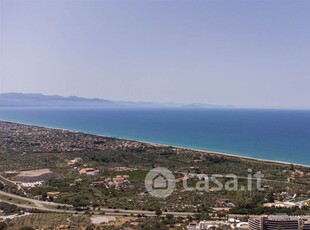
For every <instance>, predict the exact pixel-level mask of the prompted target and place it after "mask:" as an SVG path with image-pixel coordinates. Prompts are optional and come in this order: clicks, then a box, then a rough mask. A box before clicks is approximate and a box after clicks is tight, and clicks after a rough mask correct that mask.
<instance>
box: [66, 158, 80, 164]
mask: <svg viewBox="0 0 310 230" xmlns="http://www.w3.org/2000/svg"><path fill="white" fill-rule="evenodd" d="M81 161H82V158H80V157H76V158H74V159H73V160H68V165H69V166H74V165H75V164H77V163H79V162H81Z"/></svg>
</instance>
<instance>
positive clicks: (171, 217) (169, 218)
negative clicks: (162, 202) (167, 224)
mask: <svg viewBox="0 0 310 230" xmlns="http://www.w3.org/2000/svg"><path fill="white" fill-rule="evenodd" d="M166 218H167V219H168V220H172V219H173V218H174V216H173V215H172V214H167V215H166Z"/></svg>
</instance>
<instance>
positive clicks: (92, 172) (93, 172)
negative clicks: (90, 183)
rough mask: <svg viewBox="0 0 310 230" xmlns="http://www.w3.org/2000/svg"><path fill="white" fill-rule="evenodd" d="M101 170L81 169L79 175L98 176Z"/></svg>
mask: <svg viewBox="0 0 310 230" xmlns="http://www.w3.org/2000/svg"><path fill="white" fill-rule="evenodd" d="M99 172H100V171H99V169H94V168H82V169H80V171H79V173H80V175H88V176H89V175H97V174H98V173H99Z"/></svg>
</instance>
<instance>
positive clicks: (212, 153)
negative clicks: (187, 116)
mask: <svg viewBox="0 0 310 230" xmlns="http://www.w3.org/2000/svg"><path fill="white" fill-rule="evenodd" d="M0 121H3V122H10V123H15V124H20V125H28V126H34V127H40V128H46V129H54V130H65V131H69V132H78V133H83V134H89V135H95V136H100V137H108V138H116V139H119V140H125V141H135V142H140V143H144V144H149V145H153V146H157V147H173V148H176V149H181V150H189V151H193V152H196V153H205V154H210V155H217V156H224V157H230V158H239V159H242V160H251V161H258V162H264V163H271V164H280V165H294V166H300V167H305V168H310V165H304V164H300V163H293V162H287V161H278V160H270V159H264V158H258V157H248V156H244V155H238V154H234V153H227V152H219V151H212V150H205V149H198V148H191V147H184V146H179V145H169V144H162V143H157V142H151V141H143V140H137V139H130V138H122V137H116V136H108V135H104V134H98V133H91V132H84V131H80V130H74V129H65V128H60V127H51V126H43V125H36V124H30V123H24V122H16V121H10V120H5V119H0Z"/></svg>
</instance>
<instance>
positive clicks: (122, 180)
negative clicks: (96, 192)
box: [92, 175, 134, 190]
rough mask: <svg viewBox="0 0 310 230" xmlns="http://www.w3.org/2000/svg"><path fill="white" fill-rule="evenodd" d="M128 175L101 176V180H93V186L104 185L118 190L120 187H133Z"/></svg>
mask: <svg viewBox="0 0 310 230" xmlns="http://www.w3.org/2000/svg"><path fill="white" fill-rule="evenodd" d="M129 178H130V177H129V175H117V176H116V177H109V178H102V179H103V180H100V181H94V182H93V183H92V185H93V186H98V185H105V186H106V188H110V189H115V190H120V189H122V188H134V186H133V185H132V184H131V183H130V181H129Z"/></svg>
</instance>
